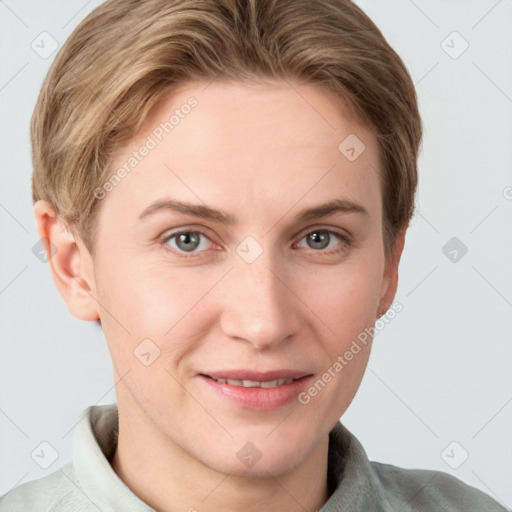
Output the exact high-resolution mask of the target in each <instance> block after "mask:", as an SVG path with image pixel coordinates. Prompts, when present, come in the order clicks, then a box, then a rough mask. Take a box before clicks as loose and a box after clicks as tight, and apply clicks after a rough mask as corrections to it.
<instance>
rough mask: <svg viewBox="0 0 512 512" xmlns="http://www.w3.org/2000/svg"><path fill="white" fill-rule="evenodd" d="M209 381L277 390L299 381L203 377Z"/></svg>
mask: <svg viewBox="0 0 512 512" xmlns="http://www.w3.org/2000/svg"><path fill="white" fill-rule="evenodd" d="M203 377H206V378H208V379H212V380H215V381H216V382H220V383H221V384H229V385H230V386H241V387H243V388H276V387H278V386H284V385H286V384H291V383H292V382H293V381H294V380H299V379H274V380H263V381H255V380H238V379H222V378H218V379H214V378H213V377H210V376H209V375H203Z"/></svg>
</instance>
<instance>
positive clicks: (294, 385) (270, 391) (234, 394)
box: [199, 370, 313, 410]
mask: <svg viewBox="0 0 512 512" xmlns="http://www.w3.org/2000/svg"><path fill="white" fill-rule="evenodd" d="M312 376H313V374H311V373H307V372H300V371H295V370H277V371H270V372H255V371H253V370H235V371H219V372H208V373H206V372H205V373H200V374H199V377H201V379H202V380H203V382H205V383H206V384H208V386H207V389H210V390H212V391H214V392H215V394H216V396H218V397H220V398H221V399H227V400H228V401H229V402H231V403H234V404H236V405H237V406H239V407H243V408H245V409H266V410H271V409H276V408H279V407H282V406H284V405H286V404H288V403H290V402H292V401H293V400H294V399H295V398H296V396H297V395H298V394H299V393H300V392H301V391H302V390H303V389H304V388H305V387H306V386H307V385H308V383H309V381H310V379H311V377H312Z"/></svg>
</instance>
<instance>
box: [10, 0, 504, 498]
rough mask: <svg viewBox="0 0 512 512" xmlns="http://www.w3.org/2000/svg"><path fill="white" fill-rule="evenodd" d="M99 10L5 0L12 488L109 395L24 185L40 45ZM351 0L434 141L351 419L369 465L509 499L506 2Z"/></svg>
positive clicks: (94, 344) (107, 367)
mask: <svg viewBox="0 0 512 512" xmlns="http://www.w3.org/2000/svg"><path fill="white" fill-rule="evenodd" d="M99 3H101V2H98V1H89V2H87V1H85V0H67V1H65V2H64V1H55V0H53V1H48V0H47V1H45V2H38V1H35V0H31V1H28V0H25V1H22V2H14V0H5V1H2V2H0V21H1V31H0V34H1V36H0V37H1V76H0V101H1V112H0V129H1V138H0V140H1V144H2V145H1V165H0V173H1V187H0V223H1V235H2V236H1V244H0V258H1V267H0V268H1V271H0V308H1V310H0V311H1V322H2V323H1V341H0V342H1V357H0V390H1V399H0V429H1V435H0V461H1V463H0V464H1V471H0V494H3V493H5V492H7V491H8V490H10V489H11V488H12V487H14V486H15V485H18V484H20V483H23V482H26V481H29V480H32V479H35V478H38V477H41V476H43V475H45V474H47V473H49V472H52V471H55V470H56V469H58V468H59V467H60V466H62V465H64V464H65V463H66V462H67V461H68V460H70V458H71V455H72V441H73V433H74V431H73V428H74V426H75V425H76V423H77V421H78V419H79V417H80V414H81V412H82V411H83V409H85V408H86V407H87V406H89V405H93V404H106V403H112V402H114V401H115V394H114V390H113V385H114V383H113V377H112V369H111V363H110V359H109V355H108V352H107V348H106V344H105V340H104V337H103V334H102V331H101V330H100V329H99V328H98V327H97V326H96V325H95V324H94V323H87V322H82V321H80V320H77V319H75V318H74V317H72V316H71V315H70V313H69V312H68V311H67V309H66V306H65V304H64V302H63V300H62V299H61V297H60V295H59V294H58V292H57V290H56V288H55V285H54V283H53V280H52V278H51V274H50V270H49V267H48V265H47V264H46V263H44V262H41V261H40V260H39V259H38V258H37V257H36V255H35V254H34V252H33V247H34V246H35V245H36V244H37V242H38V236H37V231H36V228H35V221H34V217H33V213H32V202H31V191H30V177H31V162H30V147H29V120H30V116H31V114H32V110H33V107H34V104H35V101H36V97H37V94H38V92H39V89H40V86H41V84H42V80H43V78H44V76H45V74H46V72H47V70H48V68H49V66H50V64H51V62H52V59H53V58H54V57H55V52H54V53H52V54H51V55H45V54H44V52H43V51H42V49H41V48H37V45H36V43H37V41H40V40H41V38H46V39H45V41H47V44H45V48H46V50H45V51H46V52H49V51H51V49H52V47H51V42H52V41H53V40H55V43H54V44H55V45H57V44H58V45H59V47H60V46H61V45H62V44H63V43H64V41H65V40H66V38H67V37H68V35H69V34H70V33H71V31H72V30H73V29H74V28H75V27H76V25H77V24H78V23H79V22H80V21H81V20H82V19H83V18H84V17H85V16H86V15H87V14H88V13H89V12H90V11H91V10H92V9H93V8H95V7H96V6H97V5H99ZM357 3H358V4H359V5H360V6H361V7H362V8H363V9H364V10H365V11H366V12H367V14H368V15H369V16H370V17H371V18H372V19H373V20H374V22H375V23H376V24H377V26H378V27H379V28H380V29H381V30H382V32H383V34H384V36H385V37H386V38H387V40H388V41H389V43H390V44H391V45H392V46H393V47H394V48H395V49H396V51H397V52H398V53H399V55H400V56H401V57H402V59H403V60H404V62H405V64H406V65H407V67H408V69H409V71H410V73H411V76H412V77H413V80H414V82H415V84H416V87H417V91H418V97H419V102H420V109H421V114H422V117H423V120H424V126H425V136H424V140H423V149H422V153H421V158H420V166H419V167H420V184H419V195H418V209H417V212H416V215H415V217H414V220H413V222H412V224H411V227H410V229H409V232H408V235H407V239H406V246H405V249H404V253H403V257H402V263H401V265H400V282H399V288H398V292H397V296H396V300H397V301H399V302H400V303H401V304H402V305H403V310H402V311H401V312H400V313H399V314H398V315H397V316H396V318H395V319H394V320H393V321H392V322H391V323H389V325H387V326H386V327H385V329H383V330H382V331H381V332H380V333H379V334H378V336H377V337H376V338H375V343H374V349H373V352H372V355H371V358H370V362H369V366H368V369H367V371H366V374H365V377H364V379H363V383H362V385H361V388H360V389H359V391H358V393H357V395H356V397H355V399H354V401H353V403H352V404H351V406H350V407H349V409H348V411H347V412H346V413H345V414H344V416H343V422H344V423H345V425H346V426H347V427H348V428H349V429H350V430H351V431H352V432H353V433H354V434H355V435H356V437H358V439H359V440H360V441H361V443H362V444H363V446H364V447H365V449H366V451H367V453H368V455H369V457H370V459H371V460H377V461H380V462H386V463H389V464H394V465H397V466H402V467H407V468H427V469H436V470H440V471H445V472H447V473H451V474H453V475H454V476H456V477H457V478H460V479H461V480H463V481H464V482H466V483H469V484H471V485H473V486H475V487H478V488H480V489H482V490H483V491H485V492H486V493H488V494H490V495H491V496H493V497H494V498H495V499H496V500H498V501H500V502H502V503H503V504H504V505H507V506H508V507H511V506H512V486H511V485H510V482H512V436H511V432H512V430H511V426H512V423H511V419H512V385H511V384H512V372H511V361H512V358H511V356H512V348H511V334H512V314H511V313H512V265H511V255H512V236H511V235H512V173H511V168H512V150H511V147H512V66H511V63H512V30H511V27H512V1H511V0H501V1H496V0H478V1H468V0H451V1H449V2H447V1H446V0H428V1H427V0H415V1H413V0H364V1H363V0H360V1H359V2H357ZM43 32H44V33H46V34H42V35H41V33H43ZM34 41H35V43H34ZM40 46H41V44H40ZM41 53H43V55H41ZM42 442H46V443H49V444H50V445H51V447H53V449H54V450H55V457H56V458H55V461H54V462H53V463H52V464H51V465H50V466H49V467H48V468H46V469H44V468H41V467H40V466H39V465H38V464H37V462H36V461H37V457H35V456H34V453H37V450H41V446H43V447H44V446H46V447H48V445H41V444H40V443H42ZM47 449H49V448H47Z"/></svg>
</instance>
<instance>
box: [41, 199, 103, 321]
mask: <svg viewBox="0 0 512 512" xmlns="http://www.w3.org/2000/svg"><path fill="white" fill-rule="evenodd" d="M34 215H35V218H36V225H37V232H38V234H39V238H40V239H41V241H42V243H43V244H44V247H45V249H46V252H47V262H48V263H49V265H50V270H51V273H52V277H53V281H54V283H55V285H56V286H57V289H58V290H59V293H60V295H61V296H62V298H63V299H64V302H65V303H66V306H67V308H68V310H69V311H70V313H71V314H72V315H73V316H75V317H76V318H79V319H80V320H86V321H94V320H96V319H98V318H99V314H98V305H97V302H96V300H95V299H94V295H95V290H94V277H93V276H94V273H93V261H92V258H91V256H90V254H89V251H88V250H87V249H86V248H85V246H84V244H83V243H82V241H81V240H80V239H78V240H75V236H74V235H73V233H72V232H71V231H70V230H69V229H68V226H67V225H66V224H65V223H64V222H63V221H62V220H61V219H60V218H59V217H58V215H57V212H56V210H55V208H54V207H53V206H52V205H51V204H50V203H49V202H48V201H43V200H39V201H37V202H36V203H35V204H34Z"/></svg>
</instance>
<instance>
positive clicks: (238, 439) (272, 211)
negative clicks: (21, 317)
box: [34, 81, 405, 512]
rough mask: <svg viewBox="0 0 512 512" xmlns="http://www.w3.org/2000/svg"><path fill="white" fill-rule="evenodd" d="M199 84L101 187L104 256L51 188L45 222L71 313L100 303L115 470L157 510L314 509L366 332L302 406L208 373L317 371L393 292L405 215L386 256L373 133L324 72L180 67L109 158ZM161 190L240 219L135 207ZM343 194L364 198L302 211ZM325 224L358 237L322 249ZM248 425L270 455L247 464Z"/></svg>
mask: <svg viewBox="0 0 512 512" xmlns="http://www.w3.org/2000/svg"><path fill="white" fill-rule="evenodd" d="M190 96H194V97H195V98H196V99H197V100H198V105H197V107H195V108H194V109H193V110H192V111H191V112H190V114H189V115H188V116H186V117H184V118H183V119H181V120H180V124H179V125H178V126H176V127H175V129H174V130H173V131H172V133H170V134H169V135H168V136H166V137H165V138H164V139H163V140H162V141H161V142H160V143H159V144H158V146H157V147H156V148H154V149H152V150H151V152H150V153H149V155H147V156H146V157H145V158H144V159H143V160H142V161H141V162H140V163H139V164H138V165H137V166H136V168H135V169H134V170H133V171H132V172H131V173H130V174H129V175H127V176H126V177H125V178H124V179H123V180H122V182H121V183H119V184H118V185H117V186H116V187H115V188H114V190H112V191H110V192H108V193H107V194H106V197H105V198H104V199H102V200H101V201H102V204H101V212H100V220H99V229H98V233H97V239H96V240H97V253H96V254H95V258H94V259H93V258H92V257H91V255H90V254H89V253H88V251H87V250H86V248H85V247H84V245H83V243H82V242H81V240H80V239H79V238H78V237H76V236H73V234H72V233H71V232H70V231H68V229H66V226H65V224H64V223H63V222H62V220H61V219H59V217H58V216H57V215H56V214H55V211H54V210H53V208H52V207H51V205H50V204H48V203H46V202H45V201H38V202H37V203H36V204H35V207H34V212H35V216H36V221H37V226H38V230H39V235H40V236H41V237H47V238H49V239H50V240H51V242H52V244H54V245H55V246H56V247H57V251H56V254H55V255H54V256H53V255H50V259H49V264H50V268H51V272H52V275H53V279H54V281H55V284H56V286H57V287H58V289H59V292H60V293H61V295H62V297H63V299H64V300H65V302H66V304H67V307H68V309H69V310H70V312H71V313H72V314H73V315H74V316H76V317H77V318H80V319H82V320H86V321H93V320H96V319H97V318H101V322H102V327H103V331H104V334H105V338H106V341H107V343H108V347H109V351H110V353H111V356H112V361H113V366H114V372H115V379H116V382H117V385H116V394H117V402H118V407H119V415H120V421H119V441H118V447H117V451H116V454H115V457H114V459H113V460H112V467H113V468H114V470H115V471H116V473H117V474H118V475H119V477H120V478H121V479H122V480H123V481H124V482H125V483H126V484H127V485H128V486H129V487H130V488H131V489H132V490H133V491H134V492H135V493H136V494H137V495H138V496H139V497H140V498H141V499H142V500H144V501H145V502H147V503H148V504H149V505H150V506H152V507H153V508H155V509H157V510H159V511H162V512H168V511H169V512H170V511H178V510H189V509H190V510H193V509H192V508H191V507H195V508H196V509H197V510H200V511H201V512H210V511H218V510H223V511H227V512H230V511H241V510H244V511H245V512H250V511H256V510H266V511H269V512H271V511H276V512H277V511H280V512H282V511H283V510H287V511H299V510H300V511H301V512H303V511H304V510H307V511H313V510H316V509H318V508H320V507H321V506H322V505H323V504H324V503H325V502H326V500H327V499H328V498H329V492H328V488H327V455H328V440H329V438H328V435H329V431H330V430H331V429H332V428H333V427H334V426H335V424H336V422H337V421H338V420H339V418H340V417H341V416H342V414H343V413H344V412H345V410H346V409H347V407H348V406H349V404H350V403H351V401H352V399H353V397H354V395H355V393H356V391H357V389H358V387H359V385H360V382H361V379H362V376H363V373H364V371H365V368H366V365H367V362H368V356H369V352H370V347H371V343H369V344H368V345H367V347H363V350H361V352H359V353H358V354H357V355H356V356H354V358H353V359H352V360H351V361H350V362H349V364H347V365H346V366H345V367H344V369H343V371H342V372H340V373H338V374H337V375H336V377H335V378H333V379H332V380H331V382H330V383H328V384H327V385H326V386H325V388H324V389H323V390H322V391H321V392H320V393H318V395H317V396H316V397H314V398H312V399H311V401H310V402H309V403H308V404H306V405H303V404H301V403H299V401H298V400H294V401H292V402H291V403H289V404H287V405H285V406H283V407H280V408H278V409H275V410H270V411H267V410H263V411H261V410H251V409H247V408H242V407H240V406H238V405H236V404H233V403H232V402H228V401H227V400H225V399H221V398H217V397H216V396H215V395H213V394H212V392H211V391H210V390H209V389H206V388H207V386H205V384H204V382H203V381H202V379H201V378H199V377H198V375H197V374H198V373H199V372H201V371H205V370H211V371H213V370H220V369H236V368H251V369H260V370H268V369H277V368H291V369H300V370H307V371H308V373H312V374H314V376H315V380H316V378H319V377H320V376H321V375H322V374H323V373H324V372H325V371H326V370H327V369H328V368H329V367H331V366H332V365H333V363H334V362H335V361H336V359H337V357H338V356H339V355H343V354H344V353H345V351H346V350H347V349H348V348H349V347H350V345H351V343H352V341H353V340H355V339H356V338H357V335H358V334H359V333H361V332H362V331H364V329H365V328H369V327H371V326H373V325H374V323H375V321H376V319H377V318H378V317H379V316H380V315H381V314H383V312H385V311H386V310H387V309H388V307H389V306H390V305H391V303H392V301H393V298H394V296H395V292H396V287H397V279H398V263H399V259H400V255H401V253H402V249H403V244H404V237H405V228H404V229H403V230H402V231H401V233H400V235H399V236H398V238H397V239H396V243H395V245H394V256H393V257H392V258H391V259H390V260H386V258H385V256H384V246H383V238H382V197H381V188H380V180H381V178H380V176H379V172H380V171H379V167H380V162H379V155H378V150H377V144H376V140H375V138H374V136H373V135H371V134H370V132H369V131H367V130H366V129H365V128H364V127H363V126H361V125H360V124H358V123H356V122H354V121H353V120H351V119H349V118H347V117H346V116H344V115H343V114H342V113H341V112H340V110H339V108H338V107H337V105H338V103H337V102H336V100H335V97H334V96H332V94H331V93H329V92H327V91H326V90H323V89H320V88H319V87H318V86H314V85H305V84H299V83H293V87H291V86H290V83H288V82H285V81H276V82H267V83H260V82H256V81H254V82H250V83H244V84H242V83H233V82H219V81H216V82H213V83H211V84H210V85H207V84H206V83H197V82H194V83H188V84H185V85H184V86H182V87H181V88H180V89H179V90H178V91H176V92H175V93H173V95H172V96H169V97H167V98H166V99H165V101H164V102H162V103H161V104H160V105H158V106H157V108H155V109H154V110H153V111H152V112H151V113H150V116H149V117H148V118H147V119H146V122H145V123H144V125H143V127H142V129H141V130H140V132H139V133H138V134H137V135H136V136H135V137H134V138H133V139H132V141H130V143H129V145H128V146H126V147H125V148H124V149H123V150H122V151H121V152H120V153H119V154H118V156H117V158H116V161H115V162H114V165H113V167H112V169H117V168H118V167H120V166H122V165H123V163H124V162H126V160H127V159H128V158H129V156H130V155H131V153H132V152H133V151H134V150H135V149H137V148H139V147H140V146H141V144H142V143H143V142H144V140H145V139H146V137H147V135H148V134H151V131H152V130H153V129H154V128H155V127H156V126H158V124H159V123H160V122H161V121H164V120H168V119H169V117H170V115H171V114H172V113H173V111H174V110H175V109H176V108H179V107H180V106H181V105H183V104H184V103H186V101H187V98H189V97H190ZM349 134H356V135H357V137H358V138H359V139H360V140H361V141H363V142H364V144H365V146H366V149H365V151H364V152H363V153H362V154H361V155H360V156H359V157H358V158H357V159H356V160H355V161H353V162H351V161H349V160H348V159H347V158H346V157H345V156H344V155H343V154H342V153H341V152H340V151H339V150H338V146H339V144H340V142H341V141H343V140H344V139H345V138H346V137H347V136H348V135H349ZM165 196H171V197H172V198H174V199H177V200H180V201H187V202H191V203H195V204H202V205H208V206H210V207H211V208H216V209H222V210H224V211H226V212H227V213H229V214H231V215H234V216H236V217H237V219H238V220H237V222H236V223H235V224H233V225H231V226H226V225H223V224H222V223H220V222H218V221H214V220H210V219H203V218H197V217H192V216H190V215H186V214H183V213H177V212H172V211H161V212H159V213H157V214H155V215H153V216H150V217H147V218H146V219H144V221H140V220H138V218H137V217H138V215H139V214H140V213H141V212H142V211H143V210H144V209H145V208H146V207H147V206H148V205H150V204H151V203H152V202H154V201H155V200H156V199H159V198H161V197H165ZM336 198H345V199H349V200H351V201H354V202H357V203H359V204H360V205H362V206H363V207H364V208H365V209H366V210H367V215H364V214H361V213H357V212H336V213H332V214H329V215H326V216H324V217H322V218H318V219H313V220H306V221H300V222H299V221H297V220H296V219H295V217H296V215H297V214H298V213H299V212H300V211H301V210H302V209H305V208H309V207H313V206H316V205H319V204H323V203H325V202H327V201H329V200H332V199H336ZM183 228H186V229H188V230H189V231H200V232H201V233H202V234H203V235H204V236H202V237H201V240H202V241H201V244H200V245H199V246H198V247H197V248H195V252H193V253H190V252H186V251H183V249H182V251H181V255H182V256H181V257H180V255H178V252H179V250H180V247H183V245H181V246H178V245H177V240H176V238H173V239H167V241H166V240H165V237H167V238H168V237H169V235H170V234H171V233H172V232H176V231H179V230H183ZM322 229H324V230H325V229H332V230H338V231H340V232H341V233H349V234H350V236H351V237H352V241H351V242H350V243H347V242H345V241H343V239H341V238H338V237H337V236H336V235H331V238H330V241H329V245H328V247H327V248H321V247H320V248H319V247H318V244H317V245H315V244H314V243H312V242H311V240H310V237H308V236H307V235H308V234H311V233H314V232H316V231H318V230H322ZM247 236H251V237H253V238H254V239H255V240H256V241H257V243H258V244H259V246H260V247H261V249H262V251H263V252H262V254H261V255H260V256H259V257H258V258H257V259H256V260H255V261H254V262H252V263H248V262H247V261H245V260H244V259H243V258H242V257H240V256H239V255H238V253H237V252H236V248H237V246H238V244H240V242H242V241H243V240H244V239H245V238H246V237H247ZM188 243H189V247H190V246H193V244H191V243H190V242H188ZM190 244H191V245H190ZM186 247H187V246H186V245H185V248H186ZM172 249H174V251H175V252H173V251H172ZM146 338H149V339H151V340H152V342H153V343H154V344H155V345H157V346H158V347H159V349H160V355H159V357H157V358H156V360H155V361H154V362H153V363H152V364H150V365H149V366H145V365H144V364H142V363H141V362H140V360H139V359H137V357H135V356H134V353H133V351H134V349H135V348H136V347H137V346H138V345H139V344H140V343H141V341H142V340H143V339H146ZM248 442H250V443H252V444H254V445H255V446H256V447H257V449H258V450H259V451H260V452H261V454H262V456H261V459H260V460H259V461H258V462H257V463H256V464H255V465H253V466H252V467H246V466H245V465H244V464H242V463H241V461H240V459H239V458H238V457H237V453H238V451H239V450H240V449H241V448H242V447H244V446H245V445H246V443H248ZM205 497H206V498H205ZM203 500H204V501H203Z"/></svg>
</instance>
